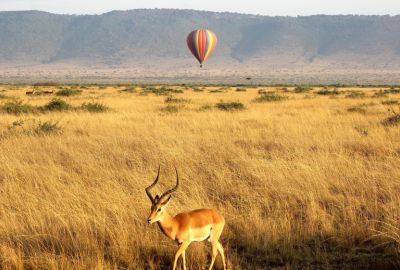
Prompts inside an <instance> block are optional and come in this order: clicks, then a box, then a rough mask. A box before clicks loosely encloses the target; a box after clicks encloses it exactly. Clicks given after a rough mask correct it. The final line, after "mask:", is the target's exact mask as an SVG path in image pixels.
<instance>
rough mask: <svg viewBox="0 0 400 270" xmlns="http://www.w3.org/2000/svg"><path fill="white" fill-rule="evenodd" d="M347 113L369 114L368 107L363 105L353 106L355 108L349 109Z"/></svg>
mask: <svg viewBox="0 0 400 270" xmlns="http://www.w3.org/2000/svg"><path fill="white" fill-rule="evenodd" d="M347 111H348V112H357V113H362V114H365V113H366V112H367V105H366V104H361V105H357V106H353V107H350V108H348V109H347Z"/></svg>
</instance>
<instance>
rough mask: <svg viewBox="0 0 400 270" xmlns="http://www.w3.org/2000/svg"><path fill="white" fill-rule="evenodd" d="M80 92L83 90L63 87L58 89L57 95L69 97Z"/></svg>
mask: <svg viewBox="0 0 400 270" xmlns="http://www.w3.org/2000/svg"><path fill="white" fill-rule="evenodd" d="M80 93H82V90H78V89H61V90H59V91H57V93H56V95H57V96H64V97H69V96H75V95H79V94H80Z"/></svg>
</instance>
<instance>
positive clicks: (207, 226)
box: [146, 167, 226, 270]
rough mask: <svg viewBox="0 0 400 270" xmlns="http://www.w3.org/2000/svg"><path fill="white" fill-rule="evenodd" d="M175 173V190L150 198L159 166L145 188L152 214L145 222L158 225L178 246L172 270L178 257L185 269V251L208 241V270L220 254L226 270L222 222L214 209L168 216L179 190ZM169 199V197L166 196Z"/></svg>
mask: <svg viewBox="0 0 400 270" xmlns="http://www.w3.org/2000/svg"><path fill="white" fill-rule="evenodd" d="M175 172H176V185H175V187H174V188H172V189H170V190H168V191H166V192H164V193H163V194H162V195H161V196H158V195H157V196H155V197H153V195H151V193H150V190H151V188H153V187H154V186H155V185H156V184H157V182H158V179H159V177H160V167H158V173H157V177H156V180H154V182H153V184H151V185H150V186H148V187H147V188H146V194H147V196H148V197H149V199H150V201H151V204H152V205H151V212H150V216H149V218H148V219H147V221H148V223H149V224H153V223H155V222H157V223H158V226H159V228H160V229H161V231H162V232H163V233H164V234H165V235H166V236H167V237H169V238H171V239H172V240H175V241H176V242H177V243H178V245H179V248H178V251H177V252H176V254H175V259H174V264H173V267H172V269H173V270H175V268H176V263H177V261H178V259H179V256H182V262H183V269H184V270H186V254H185V251H186V248H187V247H188V246H189V245H190V243H192V242H199V241H204V240H208V241H210V242H211V246H212V257H211V264H210V267H209V270H211V269H212V268H213V265H214V262H215V258H216V257H217V255H218V252H219V253H220V254H221V257H222V263H223V265H224V270H226V263H225V255H224V249H223V248H222V245H221V243H220V242H219V237H220V236H221V233H222V230H223V229H224V225H225V219H224V217H223V216H221V214H219V213H218V212H217V211H216V210H214V209H198V210H194V211H190V212H185V213H180V214H178V215H176V216H174V217H172V216H171V215H169V214H168V212H167V210H166V208H167V206H168V203H169V202H170V200H171V197H172V196H171V194H172V193H173V192H175V191H176V190H177V189H178V187H179V176H178V170H177V169H176V168H175ZM167 196H168V197H167Z"/></svg>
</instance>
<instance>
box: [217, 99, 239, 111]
mask: <svg viewBox="0 0 400 270" xmlns="http://www.w3.org/2000/svg"><path fill="white" fill-rule="evenodd" d="M215 107H216V108H217V109H219V110H223V111H238V110H243V109H244V108H245V107H244V105H243V103H241V102H239V101H232V102H223V101H221V102H219V103H217V104H215Z"/></svg>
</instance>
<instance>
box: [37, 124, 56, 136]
mask: <svg viewBox="0 0 400 270" xmlns="http://www.w3.org/2000/svg"><path fill="white" fill-rule="evenodd" d="M60 131H61V127H60V126H59V125H58V122H53V121H46V122H43V123H42V122H40V123H39V124H38V126H37V127H36V128H35V129H34V130H33V132H34V133H35V134H37V135H47V134H51V133H58V132H60Z"/></svg>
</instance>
